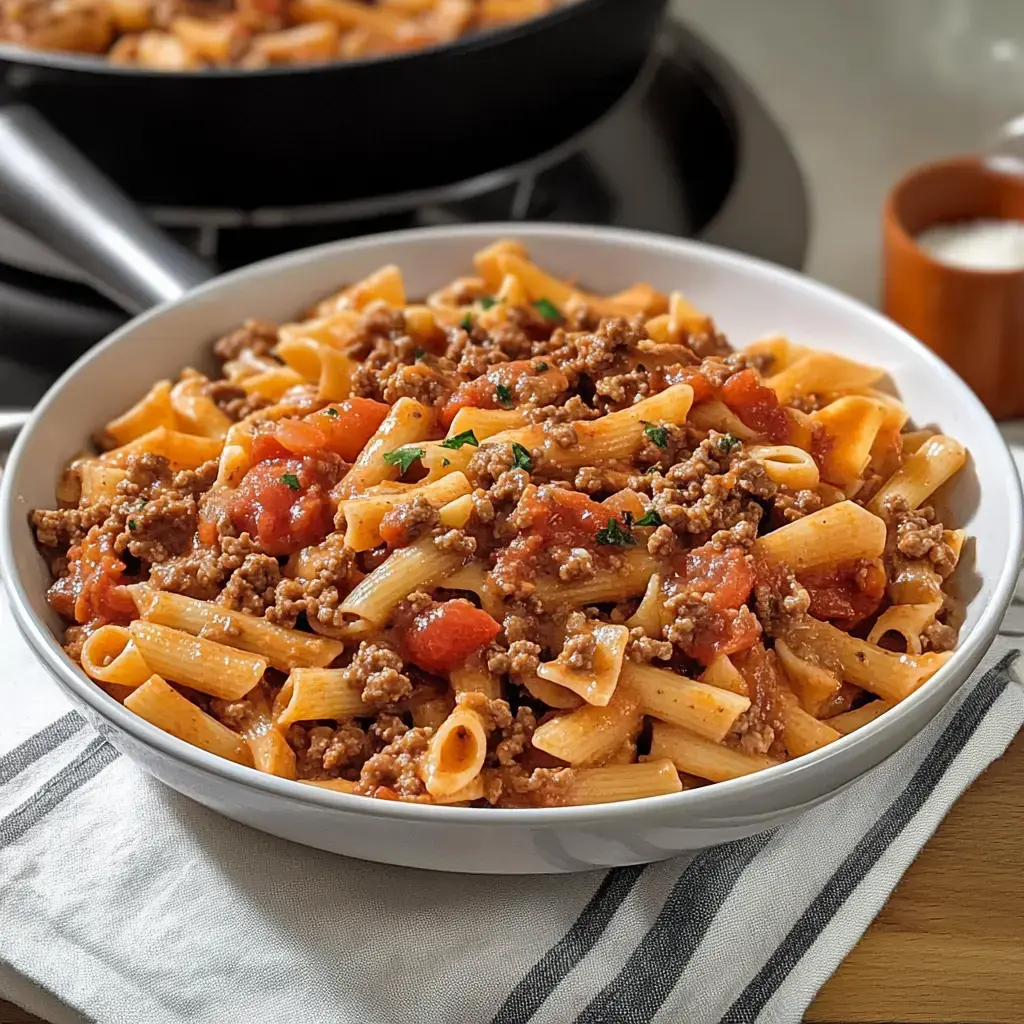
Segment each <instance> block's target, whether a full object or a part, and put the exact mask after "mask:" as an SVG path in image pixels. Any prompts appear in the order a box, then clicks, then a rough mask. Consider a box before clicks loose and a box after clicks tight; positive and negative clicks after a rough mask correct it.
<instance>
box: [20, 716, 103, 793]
mask: <svg viewBox="0 0 1024 1024" xmlns="http://www.w3.org/2000/svg"><path fill="white" fill-rule="evenodd" d="M83 725H85V719H84V718H82V716H81V715H80V714H79V713H78V712H77V711H69V712H67V714H64V715H61V716H60V718H58V719H55V720H54V721H52V722H51V723H50V724H49V725H48V726H46V728H45V729H40V730H39V732H37V733H36V734H35V735H34V736H30V737H29V738H28V739H27V740H25V742H24V743H19V744H18V746H16V747H15V748H14V749H13V750H9V751H8V752H7V753H6V754H4V756H3V757H0V786H2V785H4V784H5V783H8V782H10V781H11V779H13V778H14V777H15V776H16V775H18V774H20V773H21V772H23V771H24V770H25V769H26V768H28V766H29V765H31V764H35V762H36V761H38V760H39V759H40V758H41V757H43V756H44V755H46V754H49V753H50V751H51V750H55V749H56V748H57V747H59V746H60V745H61V744H62V743H63V742H64V741H65V740H66V739H68V738H70V737H71V736H74V734H75V733H76V732H78V731H79V730H80V729H81V728H82V726H83Z"/></svg>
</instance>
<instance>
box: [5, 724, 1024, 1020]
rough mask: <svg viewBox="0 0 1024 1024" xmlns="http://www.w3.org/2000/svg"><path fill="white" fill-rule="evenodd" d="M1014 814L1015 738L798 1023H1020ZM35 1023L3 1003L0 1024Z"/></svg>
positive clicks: (1021, 942)
mask: <svg viewBox="0 0 1024 1024" xmlns="http://www.w3.org/2000/svg"><path fill="white" fill-rule="evenodd" d="M1022 810H1024V733H1022V734H1021V735H1020V736H1018V737H1017V739H1016V740H1015V741H1014V743H1013V744H1012V746H1011V747H1010V750H1009V751H1008V752H1007V755H1006V756H1005V757H1004V758H1002V760H1000V761H997V762H996V763H995V764H994V765H992V767H991V768H990V769H989V770H988V771H987V772H986V773H985V774H984V775H983V776H982V777H981V778H980V779H979V780H978V781H977V783H975V785H974V786H973V788H972V789H971V790H970V791H969V792H968V793H967V794H965V796H964V797H963V799H962V800H961V801H960V802H959V803H958V804H957V805H956V806H955V807H954V808H953V810H952V811H951V812H950V814H949V817H948V818H947V819H946V820H945V821H944V822H943V823H942V826H941V827H940V828H939V830H938V832H936V834H935V835H934V836H933V838H932V840H931V842H930V843H929V844H928V845H927V846H926V847H925V849H924V850H923V851H922V853H921V856H920V857H919V858H918V860H917V861H916V863H915V864H914V865H913V867H911V869H910V870H909V871H908V872H907V874H906V875H905V876H904V878H903V880H902V881H901V882H900V884H899V886H898V887H897V889H896V891H895V892H894V893H893V895H892V898H891V899H890V900H889V902H888V904H887V905H886V906H885V909H884V910H883V911H882V913H881V914H880V915H879V916H878V919H877V920H876V921H875V922H874V924H872V926H871V928H870V929H869V930H868V932H867V933H866V934H865V936H864V938H863V939H862V940H861V942H860V944H859V945H858V946H857V947H856V948H855V949H854V950H853V952H852V953H851V954H850V956H849V957H848V958H847V959H846V962H845V963H844V964H843V965H842V967H840V968H839V970H838V971H837V972H836V974H835V976H834V977H833V978H832V979H831V981H829V983H828V984H827V985H826V986H825V987H824V989H822V991H821V993H820V994H819V996H818V998H817V999H816V1000H815V1001H814V1004H813V1005H812V1006H811V1008H810V1010H809V1011H808V1013H807V1017H806V1021H807V1022H809V1024H826V1022H827V1024H868V1022H870V1024H1024V813H1022ZM38 1020H39V1018H37V1017H33V1016H32V1015H31V1014H28V1013H25V1012H24V1011H23V1010H19V1009H18V1008H17V1007H16V1006H12V1005H11V1004H10V1003H5V1002H3V1001H0V1024H26V1022H31V1024H38ZM467 1024H471V1022H467Z"/></svg>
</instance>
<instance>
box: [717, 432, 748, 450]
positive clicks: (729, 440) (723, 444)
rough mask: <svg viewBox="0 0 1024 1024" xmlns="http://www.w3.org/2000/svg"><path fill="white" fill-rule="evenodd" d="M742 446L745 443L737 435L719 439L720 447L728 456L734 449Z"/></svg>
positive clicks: (727, 435) (724, 436)
mask: <svg viewBox="0 0 1024 1024" xmlns="http://www.w3.org/2000/svg"><path fill="white" fill-rule="evenodd" d="M741 444H743V442H742V441H741V440H740V439H739V438H738V437H737V436H736V435H735V434H723V435H722V437H720V438H719V439H718V447H719V448H720V449H721V450H722V451H723V452H726V453H727V454H728V453H729V452H731V451H732V450H733V448H735V447H737V446H738V445H741Z"/></svg>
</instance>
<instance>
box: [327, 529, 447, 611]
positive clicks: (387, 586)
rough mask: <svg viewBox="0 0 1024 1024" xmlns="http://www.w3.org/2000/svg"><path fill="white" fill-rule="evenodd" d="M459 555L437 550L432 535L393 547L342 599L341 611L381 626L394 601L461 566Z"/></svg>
mask: <svg viewBox="0 0 1024 1024" xmlns="http://www.w3.org/2000/svg"><path fill="white" fill-rule="evenodd" d="M462 561H463V558H462V555H457V554H451V553H449V552H447V551H441V550H440V549H439V548H438V547H437V546H436V545H435V544H434V538H433V537H421V538H420V539H419V540H418V541H416V543H415V544H410V545H409V546H408V547H404V548H397V549H396V550H394V551H392V552H391V554H390V555H388V557H387V558H386V559H385V561H383V562H382V563H381V564H380V565H378V566H377V568H376V569H374V570H373V572H371V573H370V575H369V576H367V577H365V579H363V580H361V581H360V583H359V585H358V586H357V587H356V588H355V589H354V590H353V591H352V593H350V594H349V595H348V597H346V598H345V600H344V602H343V603H342V605H341V610H342V611H343V612H346V613H348V614H349V615H353V616H355V617H357V618H360V619H365V620H366V621H367V622H372V623H375V624H376V625H378V626H380V625H383V624H384V623H385V622H386V621H387V619H388V617H389V616H390V615H391V613H392V611H393V610H394V607H395V605H396V604H398V602H399V601H401V600H403V599H404V598H406V597H408V596H409V595H410V594H411V593H412V592H413V591H414V590H418V589H420V588H421V587H426V588H427V589H429V588H430V587H431V586H435V585H436V584H438V583H440V582H441V580H443V579H444V578H445V577H446V576H449V575H451V574H452V573H453V572H455V570H456V569H458V568H459V567H460V566H461V565H462Z"/></svg>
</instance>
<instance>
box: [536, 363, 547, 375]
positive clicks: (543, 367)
mask: <svg viewBox="0 0 1024 1024" xmlns="http://www.w3.org/2000/svg"><path fill="white" fill-rule="evenodd" d="M533 368H534V369H535V370H536V371H537V372H538V373H547V371H548V370H549V369H550V367H549V366H548V364H547V363H534V364H533Z"/></svg>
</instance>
